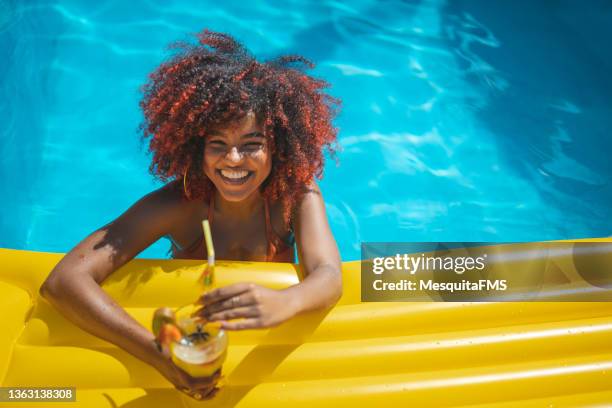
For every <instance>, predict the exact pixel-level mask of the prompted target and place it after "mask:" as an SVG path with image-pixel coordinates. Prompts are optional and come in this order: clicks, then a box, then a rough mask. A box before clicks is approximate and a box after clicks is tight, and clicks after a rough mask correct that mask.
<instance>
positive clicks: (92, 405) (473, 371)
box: [0, 249, 612, 408]
mask: <svg viewBox="0 0 612 408" xmlns="http://www.w3.org/2000/svg"><path fill="white" fill-rule="evenodd" d="M61 257H62V254H52V253H41V252H29V251H19V250H8V249H0V321H1V322H2V330H1V331H0V384H1V385H2V386H3V387H75V388H76V402H61V403H58V402H46V403H45V402H29V403H12V404H11V403H8V402H4V403H0V407H4V406H17V407H25V406H28V407H30V406H31V407H43V406H50V407H64V406H65V407H71V408H76V407H87V408H96V407H109V408H110V407H124V408H136V407H143V408H144V407H146V408H149V407H191V406H201V407H204V406H210V407H287V406H289V407H291V408H298V407H309V408H312V407H316V408H324V407H334V408H335V407H357V406H370V407H380V406H394V407H408V406H411V407H429V406H441V407H442V406H463V407H468V406H469V407H515V406H526V407H542V406H611V405H612V303H610V302H583V303H579V302H523V303H502V302H499V303H475V302H472V303H450V302H447V303H445V302H413V303H407V302H403V303H400V302H386V303H362V302H361V301H360V279H361V277H360V264H359V262H347V263H344V264H343V278H344V294H343V297H342V299H341V300H340V302H339V303H338V304H337V305H336V306H335V307H334V308H333V309H332V310H330V311H327V312H321V313H314V314H309V315H304V316H300V317H298V318H296V319H294V320H292V321H290V322H288V323H286V324H284V325H282V326H279V327H277V328H274V329H270V330H254V331H244V332H231V333H229V341H230V346H229V349H228V353H227V360H226V363H225V365H224V367H223V375H224V379H223V388H222V390H221V391H220V392H219V393H218V394H217V396H216V397H215V398H214V399H213V400H211V401H204V402H198V401H195V400H193V399H190V398H189V397H187V396H185V395H183V394H182V393H180V392H178V391H176V390H175V389H174V388H173V387H172V386H171V384H170V383H168V382H167V381H165V379H164V378H163V377H162V376H161V375H159V374H158V373H157V372H156V371H155V370H154V369H153V368H151V367H149V366H147V365H146V364H144V363H142V362H140V361H139V360H137V359H135V358H134V357H132V356H131V355H129V354H127V353H126V352H124V351H122V350H121V349H119V348H117V347H115V346H114V345H112V344H110V343H107V342H105V341H103V340H100V339H98V338H96V337H94V336H91V335H89V334H87V333H85V332H84V331H82V330H80V329H79V328H77V327H76V326H74V325H73V324H71V323H70V322H68V321H67V320H65V319H64V318H63V317H62V316H61V315H60V314H59V313H58V312H56V311H55V310H54V309H53V308H52V307H51V306H50V305H49V304H48V303H47V302H46V301H44V300H43V299H42V298H41V297H40V296H39V295H38V288H39V287H40V285H41V283H42V282H43V280H44V279H45V278H46V276H47V275H48V273H49V272H50V271H51V269H52V268H53V266H54V265H55V264H56V263H57V262H58V261H59V260H60V258H61ZM201 267H202V263H201V262H199V261H188V260H143V259H136V260H133V261H131V262H129V263H128V264H127V265H126V266H124V267H123V268H121V269H120V270H119V271H117V272H116V273H115V274H113V275H112V276H111V277H110V278H109V279H108V280H107V281H106V282H105V283H104V285H103V287H104V289H105V290H106V291H107V292H108V293H109V294H110V295H111V296H112V297H113V298H114V299H116V300H117V301H118V302H119V303H120V304H121V305H122V306H124V307H125V308H126V310H127V311H128V312H129V313H130V314H131V315H132V316H134V317H135V318H136V319H137V320H138V321H139V322H141V323H142V324H143V325H145V326H149V325H150V322H151V316H152V313H153V311H154V310H155V308H157V307H159V306H170V307H177V306H180V305H183V304H185V301H186V300H190V299H195V298H197V297H198V295H199V293H198V287H197V285H194V281H195V280H196V279H197V278H198V276H199V274H200V273H201V270H202V269H201ZM299 277H300V271H299V269H298V268H297V267H296V266H294V265H289V264H270V263H252V262H218V264H217V268H216V285H219V286H224V285H227V284H231V283H235V282H240V281H251V282H256V283H259V284H262V285H266V286H269V287H272V288H282V287H286V286H289V285H292V284H295V283H296V282H298V280H299Z"/></svg>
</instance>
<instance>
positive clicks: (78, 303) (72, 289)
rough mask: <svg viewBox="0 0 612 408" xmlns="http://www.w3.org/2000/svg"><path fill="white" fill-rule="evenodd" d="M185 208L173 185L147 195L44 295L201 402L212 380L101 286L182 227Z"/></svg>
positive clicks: (58, 271) (66, 265) (89, 244)
mask: <svg viewBox="0 0 612 408" xmlns="http://www.w3.org/2000/svg"><path fill="white" fill-rule="evenodd" d="M182 213H184V208H183V207H181V206H180V197H179V196H178V195H177V194H175V192H173V187H172V183H170V184H168V185H167V186H165V187H162V188H161V189H159V190H157V191H154V192H153V193H151V194H148V195H146V196H145V197H143V198H142V199H140V200H139V201H138V202H136V203H135V204H134V205H133V206H132V207H130V208H129V209H128V210H127V211H126V212H125V213H124V214H122V215H121V216H120V217H119V218H117V219H116V220H115V221H113V222H111V223H110V224H108V225H106V226H104V227H102V228H101V229H99V230H98V231H95V232H94V233H93V234H91V235H90V236H88V237H87V238H85V239H84V240H83V241H82V242H81V243H79V244H78V245H77V246H76V247H75V248H74V249H72V250H71V251H70V252H69V253H67V254H66V256H64V258H62V260H61V261H60V262H59V263H58V264H57V266H55V268H54V269H53V270H52V271H51V273H50V274H49V276H48V277H47V279H46V280H45V282H44V283H43V285H42V286H41V288H40V294H41V295H42V296H43V297H44V298H45V299H47V300H48V301H49V302H50V303H51V304H52V305H53V306H55V307H56V308H57V309H58V310H59V311H60V312H61V313H62V314H63V315H64V316H65V317H66V318H68V319H69V320H70V321H72V322H73V323H74V324H76V325H77V326H79V327H80V328H82V329H83V330H85V331H87V332H89V333H91V334H93V335H94V336H97V337H100V338H102V339H104V340H107V341H109V342H111V343H113V344H115V345H117V346H119V347H120V348H122V349H124V350H125V351H127V352H128V353H130V354H132V355H133V356H135V357H137V358H139V359H140V360H143V361H144V362H146V363H148V364H150V365H152V366H153V367H155V368H156V369H157V370H158V371H159V372H160V373H161V374H162V375H163V376H164V377H166V379H168V380H169V381H170V382H171V383H173V384H174V385H175V387H176V388H178V389H180V390H181V391H185V392H187V393H188V394H189V395H190V396H192V397H194V398H196V399H201V398H210V397H212V396H213V395H214V392H215V390H216V388H215V387H214V385H215V381H216V379H217V378H218V375H219V373H215V375H213V376H212V377H202V378H193V377H191V376H190V375H189V374H187V373H186V372H185V371H183V370H181V369H180V368H178V367H177V366H176V365H174V363H173V362H172V360H171V357H170V354H169V351H168V349H167V348H164V349H163V350H161V352H160V350H158V348H157V346H156V345H155V343H154V339H155V337H154V335H153V333H151V332H149V331H148V330H147V329H146V328H145V327H143V326H142V325H141V324H139V323H138V322H137V321H136V320H134V319H133V318H132V317H131V316H130V315H129V314H127V313H126V311H125V310H124V309H123V308H122V307H121V306H120V305H119V304H117V302H115V301H114V300H113V299H112V298H111V297H110V296H108V294H107V293H106V292H105V291H104V290H102V288H101V287H100V284H101V283H102V282H103V281H104V280H105V279H106V278H107V277H108V276H110V275H111V274H112V273H113V272H114V271H116V270H117V269H118V268H120V267H121V266H122V265H124V264H125V263H126V262H128V261H129V260H131V259H132V258H133V257H135V256H136V255H137V254H138V253H140V252H141V251H142V250H143V249H145V248H147V247H148V246H149V245H151V244H152V243H154V242H155V241H156V240H158V239H159V238H160V237H162V236H164V235H166V234H168V233H169V232H170V231H171V230H172V227H173V226H175V225H177V224H179V223H180V220H181V218H180V217H181V214H182Z"/></svg>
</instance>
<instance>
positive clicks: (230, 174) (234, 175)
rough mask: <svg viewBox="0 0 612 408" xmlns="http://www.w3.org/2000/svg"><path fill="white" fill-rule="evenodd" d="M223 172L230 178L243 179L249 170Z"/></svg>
mask: <svg viewBox="0 0 612 408" xmlns="http://www.w3.org/2000/svg"><path fill="white" fill-rule="evenodd" d="M221 174H222V175H223V177H227V178H229V179H241V178H244V177H246V176H248V175H249V172H248V171H246V170H240V171H235V170H221Z"/></svg>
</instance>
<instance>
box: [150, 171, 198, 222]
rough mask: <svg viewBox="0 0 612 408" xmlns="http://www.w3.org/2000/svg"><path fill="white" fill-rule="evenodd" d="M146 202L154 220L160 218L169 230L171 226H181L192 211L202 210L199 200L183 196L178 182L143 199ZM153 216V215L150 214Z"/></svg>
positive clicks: (169, 184)
mask: <svg viewBox="0 0 612 408" xmlns="http://www.w3.org/2000/svg"><path fill="white" fill-rule="evenodd" d="M143 200H146V201H147V207H148V209H149V210H150V211H151V212H153V213H154V215H155V216H156V217H155V218H158V217H161V218H162V219H163V220H165V221H166V222H167V223H169V227H170V228H171V230H172V229H173V228H172V227H173V226H178V224H182V221H183V220H186V219H189V218H190V217H191V216H192V215H193V212H194V211H199V210H201V209H202V203H201V201H200V200H188V199H186V198H185V196H184V194H183V186H182V183H180V182H179V181H176V180H174V181H171V182H169V183H167V184H165V185H164V186H162V187H160V188H158V189H157V190H154V191H152V192H150V193H149V194H147V195H146V196H145V197H143ZM152 215H153V214H152Z"/></svg>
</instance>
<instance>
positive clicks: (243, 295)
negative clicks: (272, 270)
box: [193, 283, 297, 330]
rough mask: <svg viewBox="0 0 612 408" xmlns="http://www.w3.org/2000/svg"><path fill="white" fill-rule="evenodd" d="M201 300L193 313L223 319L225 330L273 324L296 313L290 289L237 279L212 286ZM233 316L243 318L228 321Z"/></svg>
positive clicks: (262, 326) (218, 319)
mask: <svg viewBox="0 0 612 408" xmlns="http://www.w3.org/2000/svg"><path fill="white" fill-rule="evenodd" d="M198 304H201V305H202V307H201V308H200V309H198V310H197V311H196V312H195V313H194V314H193V315H194V316H196V315H198V316H200V317H202V318H204V319H206V320H207V321H220V322H221V327H222V328H223V329H226V330H244V329H260V328H265V327H273V326H276V325H279V324H280V323H282V322H284V321H286V320H288V319H290V318H291V317H293V316H295V315H296V313H297V311H296V308H295V306H294V305H293V304H294V302H292V301H291V299H289V298H288V293H287V292H284V291H279V290H274V289H269V288H266V287H263V286H260V285H257V284H255V283H236V284H233V285H229V286H225V287H222V288H218V289H215V290H212V291H210V292H207V293H205V294H204V295H202V297H201V298H200V299H199V300H198ZM233 319H241V320H238V321H235V322H228V320H233Z"/></svg>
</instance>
